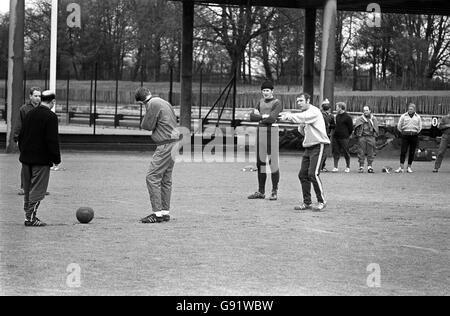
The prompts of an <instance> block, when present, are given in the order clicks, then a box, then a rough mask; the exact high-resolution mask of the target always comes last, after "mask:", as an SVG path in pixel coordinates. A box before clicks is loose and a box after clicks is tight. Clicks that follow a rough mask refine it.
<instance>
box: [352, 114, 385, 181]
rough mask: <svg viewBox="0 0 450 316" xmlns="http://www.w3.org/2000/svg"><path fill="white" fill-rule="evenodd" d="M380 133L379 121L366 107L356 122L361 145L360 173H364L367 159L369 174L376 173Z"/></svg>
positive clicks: (356, 132)
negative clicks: (375, 161) (375, 162)
mask: <svg viewBox="0 0 450 316" xmlns="http://www.w3.org/2000/svg"><path fill="white" fill-rule="evenodd" d="M379 132H380V129H379V127H378V121H377V118H376V117H375V116H373V115H372V112H371V111H370V108H369V107H368V106H365V107H364V113H363V115H362V116H360V117H359V118H358V119H357V120H356V124H355V135H356V137H358V143H359V152H358V157H359V172H360V173H364V164H365V160H366V157H367V164H368V167H367V171H368V173H375V171H374V169H373V162H374V160H375V154H376V150H377V137H378V134H379Z"/></svg>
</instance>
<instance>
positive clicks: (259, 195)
mask: <svg viewBox="0 0 450 316" xmlns="http://www.w3.org/2000/svg"><path fill="white" fill-rule="evenodd" d="M265 198H266V196H265V195H264V194H262V193H260V192H256V193H255V194H252V195H250V196H249V197H248V199H249V200H264V199H265Z"/></svg>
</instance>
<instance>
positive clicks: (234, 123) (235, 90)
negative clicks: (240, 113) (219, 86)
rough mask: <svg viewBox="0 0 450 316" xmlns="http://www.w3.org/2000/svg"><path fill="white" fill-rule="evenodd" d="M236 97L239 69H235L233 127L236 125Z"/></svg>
mask: <svg viewBox="0 0 450 316" xmlns="http://www.w3.org/2000/svg"><path fill="white" fill-rule="evenodd" d="M236 97H237V69H235V73H234V82H233V120H232V122H231V127H233V128H234V127H236Z"/></svg>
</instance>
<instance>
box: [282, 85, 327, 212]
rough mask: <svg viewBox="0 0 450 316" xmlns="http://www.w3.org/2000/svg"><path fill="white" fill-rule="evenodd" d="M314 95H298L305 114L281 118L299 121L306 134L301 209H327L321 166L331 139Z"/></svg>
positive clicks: (302, 169)
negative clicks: (313, 192)
mask: <svg viewBox="0 0 450 316" xmlns="http://www.w3.org/2000/svg"><path fill="white" fill-rule="evenodd" d="M310 101H311V97H310V96H309V95H308V94H306V93H303V94H301V95H300V96H299V97H298V98H297V104H298V105H299V106H300V109H301V111H302V112H301V113H282V114H281V120H282V121H289V122H293V123H299V124H300V127H299V132H300V133H301V134H302V135H304V136H305V140H304V142H303V147H304V148H305V153H304V155H303V162H302V168H301V170H300V174H299V179H300V182H301V184H302V191H303V204H302V205H300V206H299V207H296V208H295V209H296V210H297V211H305V210H311V209H313V210H314V211H318V212H320V211H323V210H324V209H325V208H326V206H327V202H326V200H325V195H324V191H323V185H322V181H321V180H320V169H321V166H322V164H323V161H324V158H325V155H324V153H325V152H326V149H327V147H328V146H330V143H331V142H330V139H329V137H328V135H327V129H326V125H325V120H324V118H323V115H322V112H321V111H320V109H318V108H316V107H315V106H313V105H311V104H310ZM311 185H313V186H314V190H315V192H316V195H317V200H318V204H317V206H316V207H314V208H313V206H312V197H311Z"/></svg>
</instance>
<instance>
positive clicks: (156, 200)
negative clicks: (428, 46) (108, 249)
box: [136, 88, 180, 224]
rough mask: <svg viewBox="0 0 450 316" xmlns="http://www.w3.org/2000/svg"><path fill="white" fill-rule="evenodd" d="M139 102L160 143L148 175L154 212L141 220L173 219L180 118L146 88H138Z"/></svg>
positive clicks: (147, 126)
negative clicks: (173, 185)
mask: <svg viewBox="0 0 450 316" xmlns="http://www.w3.org/2000/svg"><path fill="white" fill-rule="evenodd" d="M136 101H137V102H138V103H140V104H143V105H145V107H146V110H147V112H146V115H145V117H144V119H143V121H142V124H141V127H142V129H145V130H147V131H150V132H152V139H153V141H154V142H155V143H156V145H157V148H156V151H155V154H154V155H153V159H152V162H151V163H150V168H149V171H148V174H147V188H148V192H149V194H150V201H151V204H152V209H153V214H151V215H149V216H147V217H145V218H143V219H142V220H141V222H142V223H143V224H155V223H163V222H169V221H170V201H171V196H172V173H173V169H174V166H175V160H174V157H173V156H172V151H173V150H174V147H175V146H177V143H178V141H179V140H180V133H179V131H178V130H177V127H178V125H177V117H176V115H175V112H174V110H173V108H172V106H171V105H170V103H168V102H167V101H164V100H163V99H161V98H156V97H153V96H152V94H151V92H150V90H148V89H146V88H140V89H138V90H137V91H136Z"/></svg>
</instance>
